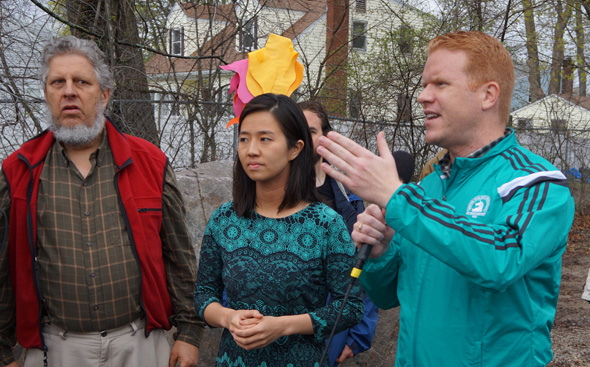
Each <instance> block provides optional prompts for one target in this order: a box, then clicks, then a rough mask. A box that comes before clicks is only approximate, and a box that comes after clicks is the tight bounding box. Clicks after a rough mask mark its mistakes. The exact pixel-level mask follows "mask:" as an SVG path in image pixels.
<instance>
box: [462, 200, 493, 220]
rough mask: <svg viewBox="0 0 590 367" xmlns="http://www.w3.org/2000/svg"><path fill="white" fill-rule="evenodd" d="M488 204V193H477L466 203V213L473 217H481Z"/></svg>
mask: <svg viewBox="0 0 590 367" xmlns="http://www.w3.org/2000/svg"><path fill="white" fill-rule="evenodd" d="M489 206H490V197H489V196H488V195H479V196H476V197H474V198H473V199H471V201H470V202H469V205H467V213H466V214H467V215H470V216H472V217H473V218H477V217H483V216H484V215H486V213H487V212H488V207H489Z"/></svg>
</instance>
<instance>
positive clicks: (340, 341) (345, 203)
mask: <svg viewBox="0 0 590 367" xmlns="http://www.w3.org/2000/svg"><path fill="white" fill-rule="evenodd" d="M326 180H330V186H331V187H332V192H333V193H334V207H333V209H334V210H336V212H337V213H338V214H340V215H341V216H342V217H343V218H344V222H346V227H347V228H348V232H352V230H353V226H354V223H356V217H357V215H358V214H359V213H362V212H363V210H364V209H365V207H364V205H363V200H362V199H361V198H359V197H358V196H356V195H354V194H352V193H351V192H350V191H349V190H347V189H346V188H345V187H344V186H343V185H342V184H341V183H340V182H338V181H336V180H334V179H333V178H331V177H330V176H326ZM378 312H379V308H378V307H377V306H375V304H373V302H372V301H371V300H370V299H369V297H368V296H366V297H365V314H364V315H363V319H362V320H361V322H360V323H358V324H357V325H356V326H354V327H352V328H350V329H348V330H345V331H343V332H341V333H339V334H336V335H334V337H333V338H332V343H331V344H330V348H329V349H328V357H329V358H330V366H332V367H334V366H337V365H338V364H337V363H336V359H338V357H339V356H340V354H341V353H342V350H343V349H344V346H345V345H348V346H349V347H350V349H352V351H353V352H354V355H357V354H359V353H360V352H364V351H366V350H368V349H369V348H371V343H372V342H373V338H374V337H375V329H377V318H378Z"/></svg>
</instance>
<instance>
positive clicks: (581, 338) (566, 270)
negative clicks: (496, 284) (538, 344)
mask: <svg viewBox="0 0 590 367" xmlns="http://www.w3.org/2000/svg"><path fill="white" fill-rule="evenodd" d="M588 269H590V215H586V216H577V217H576V219H575V221H574V226H573V227H572V230H571V231H570V235H569V242H568V246H567V249H566V251H565V254H564V255H563V267H562V275H561V288H560V290H559V301H558V302H557V312H556V314H555V324H554V326H553V330H552V332H551V339H552V340H553V353H554V356H553V361H551V363H549V364H548V366H552V367H566V366H568V367H569V366H590V303H588V302H586V301H584V300H582V299H581V298H580V296H581V295H582V287H583V286H584V282H585V281H586V277H587V275H588Z"/></svg>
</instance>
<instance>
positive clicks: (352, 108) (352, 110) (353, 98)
mask: <svg viewBox="0 0 590 367" xmlns="http://www.w3.org/2000/svg"><path fill="white" fill-rule="evenodd" d="M348 115H349V116H350V118H353V119H356V118H359V116H360V115H361V92H359V91H357V90H355V91H351V92H350V95H349V98H348Z"/></svg>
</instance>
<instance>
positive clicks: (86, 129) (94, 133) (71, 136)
mask: <svg viewBox="0 0 590 367" xmlns="http://www.w3.org/2000/svg"><path fill="white" fill-rule="evenodd" d="M104 124H105V117H104V106H103V105H102V99H101V100H100V101H98V106H97V110H96V116H95V117H94V124H92V126H87V125H86V124H78V125H76V126H57V124H56V123H55V119H54V118H53V116H52V115H51V114H49V129H50V130H51V131H52V132H53V136H55V140H57V141H58V142H60V143H63V144H65V145H69V146H74V147H81V146H84V145H87V144H90V143H91V142H92V141H93V140H94V139H96V137H98V135H99V134H100V133H101V132H102V129H103V128H104Z"/></svg>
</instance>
